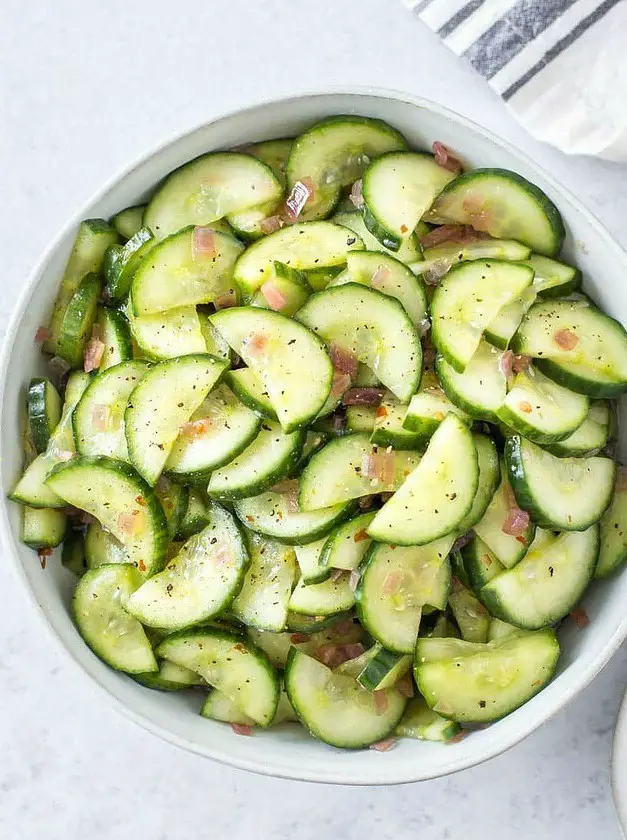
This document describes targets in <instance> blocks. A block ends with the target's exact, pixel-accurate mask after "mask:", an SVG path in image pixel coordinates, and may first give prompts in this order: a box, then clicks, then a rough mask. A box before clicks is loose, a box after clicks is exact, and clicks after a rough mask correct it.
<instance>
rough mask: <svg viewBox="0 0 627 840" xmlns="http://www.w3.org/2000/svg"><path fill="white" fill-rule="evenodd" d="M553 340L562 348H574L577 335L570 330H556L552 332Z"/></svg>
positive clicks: (577, 338) (577, 341)
mask: <svg viewBox="0 0 627 840" xmlns="http://www.w3.org/2000/svg"><path fill="white" fill-rule="evenodd" d="M553 341H554V342H555V343H556V344H557V346H558V347H560V348H561V349H562V350H574V349H575V347H576V346H577V345H578V344H579V337H578V336H577V335H576V334H575V333H574V332H573V331H572V330H566V329H563V330H556V331H555V332H554V333H553Z"/></svg>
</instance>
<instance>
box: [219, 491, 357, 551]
mask: <svg viewBox="0 0 627 840" xmlns="http://www.w3.org/2000/svg"><path fill="white" fill-rule="evenodd" d="M356 507H357V504H356V502H347V503H346V506H345V508H344V509H343V510H341V511H340V512H339V513H338V514H337V515H336V516H335V518H334V519H332V520H330V521H329V522H327V523H325V524H324V525H321V526H319V527H318V528H316V529H314V530H313V531H310V532H309V533H308V534H302V535H301V536H299V537H285V536H281V535H280V534H279V535H277V534H274V533H272V532H271V531H262V530H261V529H260V528H257V527H256V526H254V525H253V524H252V523H250V522H244V523H243V524H244V525H245V526H246V527H247V528H248V529H249V530H250V531H254V532H255V533H257V534H262V536H264V537H270V538H271V539H273V540H276V541H277V542H280V543H283V544H284V545H309V543H312V542H315V541H316V540H320V539H322V537H326V536H327V535H328V534H330V533H331V531H332V530H333V529H334V528H336V527H337V526H338V525H341V524H342V522H345V521H346V520H347V519H349V518H350V517H351V516H352V515H353V513H354V512H355V509H356ZM235 515H236V516H237V517H238V518H239V513H238V511H237V507H236V508H235ZM240 521H241V520H240Z"/></svg>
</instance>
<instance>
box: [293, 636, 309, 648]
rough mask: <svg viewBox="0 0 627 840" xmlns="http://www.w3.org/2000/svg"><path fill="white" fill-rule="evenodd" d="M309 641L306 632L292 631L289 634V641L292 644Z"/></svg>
mask: <svg viewBox="0 0 627 840" xmlns="http://www.w3.org/2000/svg"><path fill="white" fill-rule="evenodd" d="M308 641H309V636H308V635H307V633H292V635H291V636H290V642H291V643H292V644H293V645H302V644H304V643H305V642H308Z"/></svg>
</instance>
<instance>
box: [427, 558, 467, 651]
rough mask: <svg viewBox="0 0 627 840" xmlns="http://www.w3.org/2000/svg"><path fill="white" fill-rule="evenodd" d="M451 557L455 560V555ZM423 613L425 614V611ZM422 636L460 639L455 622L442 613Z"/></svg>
mask: <svg viewBox="0 0 627 840" xmlns="http://www.w3.org/2000/svg"><path fill="white" fill-rule="evenodd" d="M451 556H452V557H453V558H454V556H455V555H454V554H453V555H451ZM423 613H425V611H424V610H423ZM425 614H426V613H425ZM420 635H421V636H427V637H428V638H430V639H445V638H451V639H458V638H459V629H458V627H457V625H456V624H455V622H454V621H452V620H451V619H449V618H448V617H447V616H446V615H445V614H444V613H441V614H440V615H439V616H438V617H437V619H436V622H435V624H434V625H433V628H431V629H429V630H428V631H427V632H424V633H420Z"/></svg>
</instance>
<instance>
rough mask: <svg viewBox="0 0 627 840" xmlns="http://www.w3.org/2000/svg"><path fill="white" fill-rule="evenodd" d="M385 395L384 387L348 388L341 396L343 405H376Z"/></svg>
mask: <svg viewBox="0 0 627 840" xmlns="http://www.w3.org/2000/svg"><path fill="white" fill-rule="evenodd" d="M384 396H385V388H349V389H348V390H347V391H346V393H345V394H344V396H343V397H342V403H343V404H344V405H369V406H377V405H380V404H381V400H382V399H383V397H384Z"/></svg>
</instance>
